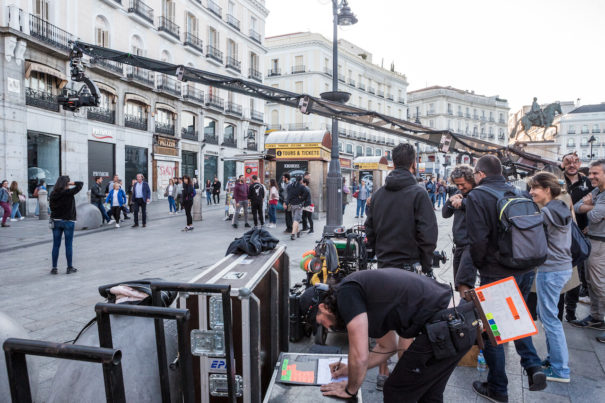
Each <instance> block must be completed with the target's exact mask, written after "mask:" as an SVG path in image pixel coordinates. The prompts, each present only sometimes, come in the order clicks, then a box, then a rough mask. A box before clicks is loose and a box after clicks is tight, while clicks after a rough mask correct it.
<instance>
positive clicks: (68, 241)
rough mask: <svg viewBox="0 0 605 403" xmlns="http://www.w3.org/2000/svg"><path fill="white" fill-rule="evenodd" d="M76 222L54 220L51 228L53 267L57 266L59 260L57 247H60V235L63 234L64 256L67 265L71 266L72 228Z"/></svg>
mask: <svg viewBox="0 0 605 403" xmlns="http://www.w3.org/2000/svg"><path fill="white" fill-rule="evenodd" d="M75 226H76V223H75V222H73V221H64V220H55V228H53V252H52V259H53V268H55V267H57V261H58V260H59V248H60V247H61V237H62V235H63V234H65V257H66V258H67V267H72V256H73V248H72V245H73V240H74V228H75Z"/></svg>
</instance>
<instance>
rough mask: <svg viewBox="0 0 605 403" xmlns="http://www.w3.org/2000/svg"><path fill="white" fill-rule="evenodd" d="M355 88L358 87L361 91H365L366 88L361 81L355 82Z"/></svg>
mask: <svg viewBox="0 0 605 403" xmlns="http://www.w3.org/2000/svg"><path fill="white" fill-rule="evenodd" d="M357 88H359V89H360V90H362V91H365V90H366V86H365V84H362V83H359V84H357Z"/></svg>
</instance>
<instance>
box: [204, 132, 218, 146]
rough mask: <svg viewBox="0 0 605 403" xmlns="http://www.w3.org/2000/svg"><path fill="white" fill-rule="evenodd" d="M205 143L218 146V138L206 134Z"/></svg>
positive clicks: (214, 135)
mask: <svg viewBox="0 0 605 403" xmlns="http://www.w3.org/2000/svg"><path fill="white" fill-rule="evenodd" d="M204 142H206V144H218V136H217V135H216V134H212V133H204Z"/></svg>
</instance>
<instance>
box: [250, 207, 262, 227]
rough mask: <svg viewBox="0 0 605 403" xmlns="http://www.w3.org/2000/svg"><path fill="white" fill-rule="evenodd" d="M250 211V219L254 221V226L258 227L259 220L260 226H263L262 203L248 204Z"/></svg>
mask: <svg viewBox="0 0 605 403" xmlns="http://www.w3.org/2000/svg"><path fill="white" fill-rule="evenodd" d="M250 210H252V219H253V220H254V226H255V227H256V226H257V225H258V221H259V220H260V225H265V216H264V214H263V204H262V203H250Z"/></svg>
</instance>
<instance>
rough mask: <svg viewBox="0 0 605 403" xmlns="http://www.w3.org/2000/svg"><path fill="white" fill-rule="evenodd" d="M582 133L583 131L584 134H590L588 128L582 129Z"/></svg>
mask: <svg viewBox="0 0 605 403" xmlns="http://www.w3.org/2000/svg"><path fill="white" fill-rule="evenodd" d="M580 133H582V134H588V129H582V131H581V132H580Z"/></svg>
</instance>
